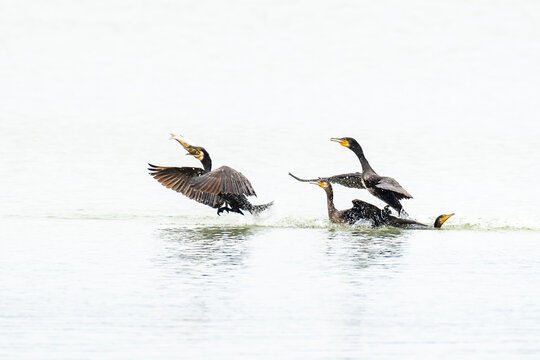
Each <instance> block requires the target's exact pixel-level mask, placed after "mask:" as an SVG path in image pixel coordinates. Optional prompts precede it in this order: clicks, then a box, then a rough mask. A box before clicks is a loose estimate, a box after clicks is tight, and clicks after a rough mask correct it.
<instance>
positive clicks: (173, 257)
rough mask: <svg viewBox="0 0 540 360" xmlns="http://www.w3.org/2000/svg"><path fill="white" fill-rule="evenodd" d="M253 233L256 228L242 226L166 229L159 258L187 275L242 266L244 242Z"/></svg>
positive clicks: (160, 234) (163, 232) (163, 233)
mask: <svg viewBox="0 0 540 360" xmlns="http://www.w3.org/2000/svg"><path fill="white" fill-rule="evenodd" d="M254 232H255V229H253V228H250V227H242V226H240V227H223V226H210V227H204V226H201V227H192V226H190V227H177V228H165V229H162V230H160V233H159V236H160V238H162V239H163V240H164V244H165V246H164V248H163V252H162V257H161V258H160V259H159V261H160V262H163V263H164V265H168V266H170V267H173V268H175V269H176V270H177V271H181V272H182V273H184V274H185V273H186V272H195V273H200V275H202V276H207V275H208V273H209V272H211V273H213V274H215V273H216V267H219V268H220V269H219V271H225V272H226V271H230V270H233V269H235V268H238V267H239V266H242V264H243V259H244V257H245V255H246V247H245V241H246V240H247V239H248V238H250V237H251V236H252V235H253V233H254ZM210 269H211V270H210Z"/></svg>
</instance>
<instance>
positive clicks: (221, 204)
mask: <svg viewBox="0 0 540 360" xmlns="http://www.w3.org/2000/svg"><path fill="white" fill-rule="evenodd" d="M171 139H175V140H176V141H178V142H179V143H180V144H181V145H182V146H183V147H184V148H185V149H186V150H187V151H188V153H187V154H186V155H192V156H194V157H195V158H197V159H198V160H199V161H200V162H201V163H202V165H203V168H202V169H201V168H197V167H169V166H156V165H152V164H148V166H149V168H148V170H149V171H150V175H152V176H153V177H154V178H155V179H156V180H157V181H159V182H160V183H161V184H162V185H163V186H165V187H167V188H169V189H172V190H174V191H177V192H179V193H182V194H183V195H185V196H187V197H188V198H190V199H193V200H195V201H198V202H200V203H202V204H205V205H208V206H210V207H213V208H216V209H218V210H217V214H218V215H220V214H221V213H222V212H223V211H227V212H230V211H232V212H237V213H239V214H242V215H243V213H242V210H247V211H249V212H250V213H252V214H257V213H259V212H261V211H263V210H265V209H267V208H268V207H270V206H271V205H272V204H273V202H270V203H268V204H263V205H253V204H251V203H250V202H249V200H248V199H247V198H246V196H252V195H254V196H256V194H255V190H253V187H252V186H251V183H250V182H249V180H248V179H247V178H246V177H245V176H244V175H242V173H240V172H238V171H236V170H234V169H232V168H230V167H228V166H221V167H219V168H217V169H215V170H212V160H211V159H210V154H208V151H206V149H205V148H203V147H200V146H193V145H190V144H189V143H188V142H187V141H186V139H184V138H181V137H178V136H176V135H174V134H171Z"/></svg>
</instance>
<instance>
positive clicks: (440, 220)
mask: <svg viewBox="0 0 540 360" xmlns="http://www.w3.org/2000/svg"><path fill="white" fill-rule="evenodd" d="M454 215H455V214H454V213H451V214H448V215H439V216H438V217H437V219H435V224H433V226H435V227H436V228H440V227H441V226H443V224H444V223H445V221H446V220H448V219H450V218H451V217H452V216H454Z"/></svg>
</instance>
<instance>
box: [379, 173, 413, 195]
mask: <svg viewBox="0 0 540 360" xmlns="http://www.w3.org/2000/svg"><path fill="white" fill-rule="evenodd" d="M375 187H377V188H379V189H383V190H389V191H392V192H394V193H396V194H395V195H396V197H397V198H398V199H412V195H411V194H409V193H408V192H407V190H405V189H404V188H403V187H402V186H401V185H400V184H399V183H398V182H397V181H396V180H395V179H393V178H391V177H386V176H381V177H380V178H379V181H378V182H377V184H376V185H375Z"/></svg>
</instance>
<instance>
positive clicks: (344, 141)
mask: <svg viewBox="0 0 540 360" xmlns="http://www.w3.org/2000/svg"><path fill="white" fill-rule="evenodd" d="M330 141H335V142H338V143H339V144H340V145H341V146H345V147H349V142H348V141H347V140H345V139H343V138H331V139H330Z"/></svg>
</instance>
